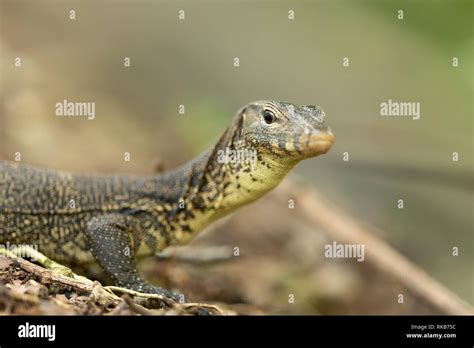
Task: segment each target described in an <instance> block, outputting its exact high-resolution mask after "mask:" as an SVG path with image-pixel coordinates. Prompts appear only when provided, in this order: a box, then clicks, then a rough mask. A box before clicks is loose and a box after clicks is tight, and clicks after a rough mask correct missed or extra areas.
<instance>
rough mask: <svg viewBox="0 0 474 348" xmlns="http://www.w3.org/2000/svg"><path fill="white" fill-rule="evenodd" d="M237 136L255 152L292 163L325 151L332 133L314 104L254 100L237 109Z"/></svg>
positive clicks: (331, 138) (332, 140)
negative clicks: (238, 123) (238, 131)
mask: <svg viewBox="0 0 474 348" xmlns="http://www.w3.org/2000/svg"><path fill="white" fill-rule="evenodd" d="M238 117H241V118H242V119H241V121H240V122H241V124H242V127H241V135H240V136H241V138H242V139H243V140H245V143H247V144H248V145H250V146H251V147H253V148H254V149H255V150H256V151H257V153H258V154H260V155H261V156H263V157H265V158H269V159H271V160H272V162H277V163H280V164H286V163H287V164H295V163H297V162H299V161H301V160H303V159H306V158H310V157H315V156H318V155H321V154H325V153H326V152H328V151H329V149H330V148H331V146H332V145H333V143H334V135H333V134H332V132H331V130H330V129H329V127H328V126H327V125H326V124H325V123H324V117H325V114H324V111H323V110H322V109H321V108H320V107H318V106H312V105H305V106H298V105H294V104H290V103H283V102H278V101H257V102H253V103H250V104H248V105H247V106H245V107H244V108H243V109H242V110H241V111H240V115H239V116H238Z"/></svg>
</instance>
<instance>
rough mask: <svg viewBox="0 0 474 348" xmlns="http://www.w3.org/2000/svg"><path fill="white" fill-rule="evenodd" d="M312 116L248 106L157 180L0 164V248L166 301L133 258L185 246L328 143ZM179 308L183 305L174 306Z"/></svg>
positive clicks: (320, 120)
mask: <svg viewBox="0 0 474 348" xmlns="http://www.w3.org/2000/svg"><path fill="white" fill-rule="evenodd" d="M324 116H325V114H324V112H323V111H322V109H321V108H319V107H317V106H297V105H294V104H290V103H283V102H277V101H257V102H253V103H250V104H248V105H246V106H245V107H243V108H241V109H240V110H239V111H238V112H237V113H236V115H235V117H234V118H233V120H232V122H231V125H230V126H229V127H228V128H227V129H226V130H225V132H224V133H223V135H222V136H221V137H220V138H219V140H218V141H217V143H216V144H215V145H214V146H212V147H211V148H210V149H208V150H206V151H204V152H203V153H202V154H201V155H199V156H197V157H196V158H195V159H193V160H191V161H190V162H188V163H186V164H184V165H183V166H181V167H179V168H177V169H175V170H172V171H169V172H165V173H161V174H160V175H153V176H126V175H79V174H72V173H68V172H61V171H52V170H48V169H42V168H37V167H33V166H29V165H24V164H20V163H15V162H8V161H0V244H4V243H6V242H8V243H15V244H17V245H20V244H28V245H36V246H37V248H38V250H39V251H40V252H42V253H43V254H45V255H46V256H48V257H50V258H51V259H54V260H55V261H57V262H60V263H65V264H67V265H71V266H73V265H78V264H85V263H89V262H97V263H98V264H99V265H100V266H101V267H102V269H103V270H104V271H105V273H106V274H107V275H108V276H109V277H110V278H111V280H112V281H113V282H114V284H116V285H118V286H121V287H125V288H128V289H131V290H135V291H139V292H145V293H157V294H161V295H164V296H167V297H170V298H173V299H179V298H181V297H180V296H181V295H180V294H179V293H176V292H173V291H168V290H166V289H163V288H161V287H158V286H155V285H151V284H149V283H147V282H145V280H144V279H143V278H142V277H141V276H140V274H139V272H138V271H137V258H138V257H141V256H148V255H153V254H155V253H156V252H157V251H160V250H162V249H163V248H165V247H167V246H170V245H177V244H184V243H186V242H188V241H189V240H190V239H191V238H193V236H195V235H196V234H197V233H198V232H199V231H201V230H202V229H203V228H204V227H206V226H207V225H208V224H209V223H211V222H212V221H215V220H216V219H218V218H220V217H222V216H224V215H226V214H229V213H230V212H232V211H233V210H235V209H236V208H238V207H240V206H242V205H244V204H247V203H250V202H252V201H255V200H256V199H258V198H259V197H261V196H262V195H264V194H265V193H266V192H268V191H270V190H272V189H273V188H274V187H275V186H277V185H278V183H279V182H280V181H281V180H282V179H283V178H284V177H285V176H286V175H287V173H288V172H289V171H290V170H291V169H292V168H293V167H294V166H295V165H296V164H297V163H298V162H299V161H301V160H303V159H306V158H310V157H314V156H318V155H320V154H324V153H326V152H327V151H328V150H329V149H330V148H331V146H332V144H333V142H334V136H333V134H332V132H331V130H330V129H329V127H327V126H326V125H325V122H324ZM181 299H182V298H181Z"/></svg>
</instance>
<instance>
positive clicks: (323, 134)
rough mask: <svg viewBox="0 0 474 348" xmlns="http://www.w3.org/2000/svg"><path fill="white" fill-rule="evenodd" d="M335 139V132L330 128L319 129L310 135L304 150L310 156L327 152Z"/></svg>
mask: <svg viewBox="0 0 474 348" xmlns="http://www.w3.org/2000/svg"><path fill="white" fill-rule="evenodd" d="M334 141H335V139H334V134H333V133H332V132H331V130H330V129H329V128H328V129H327V130H324V131H319V130H317V131H315V132H313V133H312V134H311V135H310V136H309V138H308V140H307V143H306V146H305V147H306V149H303V152H304V153H305V155H307V156H310V157H314V156H318V155H322V154H325V153H327V152H328V151H329V150H330V149H331V147H332V145H333V144H334Z"/></svg>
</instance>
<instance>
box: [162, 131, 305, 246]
mask: <svg viewBox="0 0 474 348" xmlns="http://www.w3.org/2000/svg"><path fill="white" fill-rule="evenodd" d="M238 135H239V127H238V124H237V125H235V124H234V125H232V126H231V127H229V128H228V129H227V130H226V132H225V133H224V135H223V136H222V137H221V138H220V139H219V141H218V142H217V143H216V145H214V146H213V147H212V148H210V149H208V150H207V151H205V152H203V153H202V154H201V155H200V156H198V157H197V158H195V159H194V160H192V161H190V162H188V163H187V164H185V165H184V166H182V167H180V168H178V169H176V170H175V171H173V172H170V173H167V174H165V176H164V177H166V181H167V185H165V186H167V187H168V189H167V190H168V191H169V192H173V195H172V196H173V197H172V199H174V200H175V202H176V205H175V207H176V209H174V210H173V211H172V212H171V220H172V221H173V222H172V223H173V224H175V225H176V226H177V230H179V229H180V227H181V229H182V230H184V231H189V232H190V233H186V232H179V231H178V232H177V238H176V239H177V241H178V242H179V243H185V242H187V241H188V240H189V239H191V238H192V236H194V235H195V234H196V233H197V232H199V231H200V230H202V229H203V228H204V227H205V226H207V225H208V224H209V223H211V222H213V221H214V220H216V219H218V218H220V217H222V216H224V215H226V214H229V213H231V212H232V211H234V210H235V209H237V208H238V207H240V206H242V205H245V204H247V203H250V202H253V201H255V200H256V199H258V198H259V197H261V196H262V195H264V194H265V193H267V192H268V191H270V190H272V189H273V188H274V187H275V186H277V185H278V184H279V183H280V182H281V180H282V179H283V178H284V177H285V176H286V175H287V174H288V172H289V171H290V170H291V169H292V168H293V166H294V165H295V164H296V163H288V164H282V163H280V162H278V161H276V160H274V159H272V157H271V156H270V155H265V154H264V152H261V153H260V152H259V151H257V150H256V149H255V148H254V147H251V146H249V145H248V144H245V143H244V142H242V141H241V140H240V137H239V136H238ZM159 180H163V177H161V179H159ZM183 225H184V226H185V228H183Z"/></svg>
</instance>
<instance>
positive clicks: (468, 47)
mask: <svg viewBox="0 0 474 348" xmlns="http://www.w3.org/2000/svg"><path fill="white" fill-rule="evenodd" d="M0 3H1V40H0V48H1V79H0V83H1V85H0V88H1V98H2V99H1V113H0V158H2V159H13V156H14V153H15V152H20V153H21V155H22V161H23V162H26V163H32V164H36V165H42V166H47V167H51V168H57V169H65V170H73V171H80V172H89V171H100V172H105V173H112V172H114V173H115V172H122V173H150V172H151V170H152V165H151V163H152V161H153V160H154V159H156V158H160V159H161V160H163V161H164V162H165V163H166V164H167V166H168V167H174V166H176V165H177V164H179V163H182V162H183V161H186V160H188V159H191V158H192V157H194V156H195V155H196V154H197V153H199V152H200V151H202V150H203V149H204V148H206V147H207V146H208V145H210V144H211V143H212V142H213V141H214V140H216V139H217V138H218V136H219V135H220V134H221V132H222V131H223V129H224V128H225V127H226V125H227V124H228V123H229V120H230V118H231V117H232V115H233V114H234V112H235V111H236V110H237V109H238V108H240V107H241V106H242V105H244V104H246V103H248V102H250V101H253V100H258V99H276V100H283V101H289V102H293V103H300V104H317V105H320V106H321V107H322V108H323V109H324V110H325V112H326V115H327V119H326V120H327V122H328V124H329V125H330V126H331V127H332V129H333V131H334V133H335V135H336V144H335V146H334V147H333V149H332V150H331V151H330V153H329V154H328V155H326V156H324V157H321V158H317V159H314V160H310V161H306V162H304V163H302V164H301V165H299V166H298V168H297V169H296V171H295V172H296V173H297V174H299V175H300V176H302V177H304V178H305V180H307V181H308V182H311V183H312V184H314V186H315V187H317V189H318V190H320V191H321V192H322V193H323V194H324V195H325V196H326V197H328V198H330V199H331V200H332V201H334V202H336V203H337V204H339V205H340V206H342V207H343V208H344V209H345V210H346V211H348V212H349V213H351V214H352V215H353V216H356V217H358V218H359V219H361V220H363V221H364V222H366V223H367V224H370V225H373V226H375V227H378V228H380V230H381V231H383V232H381V236H382V237H383V238H384V239H386V240H387V241H388V242H389V243H390V244H392V245H394V246H395V247H396V248H397V249H398V250H399V251H401V252H402V253H403V254H404V255H406V256H407V257H409V258H410V259H411V260H413V261H414V262H415V263H417V264H419V265H420V266H421V267H423V268H424V269H425V270H427V271H428V272H429V273H430V274H431V275H433V276H434V277H435V278H436V279H438V280H440V281H441V282H442V283H444V284H445V285H446V286H447V287H449V288H450V289H452V290H454V291H455V292H456V293H458V294H459V295H460V296H461V297H463V298H464V299H466V300H468V301H469V302H471V303H474V291H473V274H474V272H473V267H474V266H473V255H474V254H473V251H474V250H473V186H474V185H473V153H472V151H473V136H472V120H473V87H474V86H473V85H474V84H473V64H474V55H473V44H474V41H473V24H472V23H473V18H472V17H473V2H472V1H467V0H466V1H447V0H446V1H437V0H433V1H427V0H426V1H413V0H409V1H378V0H377V1H376V0H371V1H347V0H337V1H106V0H99V1H52V0H46V1H32V0H27V1H25V0H15V1H10V0H1V1H0ZM71 9H74V10H75V11H76V19H75V20H70V19H69V10H71ZM400 9H402V10H403V11H404V19H403V20H399V19H398V18H397V11H398V10H400ZM179 10H185V20H184V21H183V20H178V11H179ZM289 10H293V11H294V13H295V19H294V20H289V19H288V11H289ZM15 57H21V58H22V66H21V68H17V67H15V66H14V58H15ZM124 57H130V59H131V66H130V67H124V65H123V60H124ZM234 57H238V58H239V59H240V67H238V68H236V67H234V66H233V59H234ZM343 57H348V58H349V59H350V66H349V67H343V65H342V59H343ZM453 57H458V59H459V67H457V68H454V67H452V64H451V63H452V58H453ZM63 99H67V100H69V101H93V102H95V103H96V119H95V120H93V121H88V120H87V119H85V118H60V117H56V116H55V114H54V111H55V108H54V106H55V103H56V102H60V101H62V100H63ZM388 99H392V100H394V101H413V102H420V103H421V119H420V120H418V121H415V120H412V119H411V118H409V117H408V118H405V117H398V118H388V117H381V116H380V114H379V105H380V103H381V102H384V101H387V100H388ZM180 104H183V105H185V108H186V112H185V114H184V115H181V114H179V113H178V106H179V105H180ZM454 151H456V152H458V153H459V158H460V160H459V161H458V162H453V161H452V153H453V152H454ZM124 152H130V153H131V156H132V161H131V162H124V161H123V153H124ZM343 152H349V154H350V161H349V162H343V161H342V154H343ZM399 198H402V199H404V201H405V209H403V210H399V209H397V200H398V199H399ZM454 246H457V247H458V248H459V256H457V257H453V256H452V248H453V247H454Z"/></svg>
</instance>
